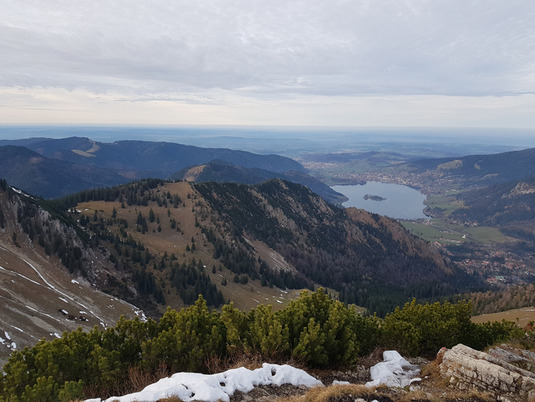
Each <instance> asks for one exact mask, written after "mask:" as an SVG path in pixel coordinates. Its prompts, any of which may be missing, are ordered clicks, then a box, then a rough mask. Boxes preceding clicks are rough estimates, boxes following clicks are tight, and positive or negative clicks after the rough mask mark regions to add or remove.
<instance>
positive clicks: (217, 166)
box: [172, 161, 347, 204]
mask: <svg viewBox="0 0 535 402" xmlns="http://www.w3.org/2000/svg"><path fill="white" fill-rule="evenodd" d="M172 177H173V178H174V179H181V180H188V181H198V182H201V181H215V182H219V183H223V182H227V183H243V184H259V183H262V182H264V181H267V180H269V179H274V178H279V179H282V180H286V181H290V182H293V183H299V184H302V185H306V186H307V187H309V188H310V189H311V190H312V191H313V192H315V193H316V194H318V195H319V196H321V197H323V198H324V199H325V200H327V201H328V202H330V203H332V204H340V203H342V202H344V201H346V200H347V198H346V197H345V196H344V195H343V194H340V193H337V192H336V191H334V190H333V189H332V188H331V187H329V186H327V185H326V184H324V183H322V182H321V181H319V180H318V179H316V178H314V177H312V176H310V175H308V174H306V173H304V172H301V171H297V170H289V171H287V172H284V173H276V172H271V171H268V170H264V169H258V168H245V167H242V166H237V165H233V164H230V163H226V162H223V161H211V162H209V163H206V164H204V165H200V166H194V167H189V168H186V169H183V170H181V171H180V172H178V173H176V174H175V175H173V176H172Z"/></svg>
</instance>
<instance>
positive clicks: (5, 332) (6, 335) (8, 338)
mask: <svg viewBox="0 0 535 402" xmlns="http://www.w3.org/2000/svg"><path fill="white" fill-rule="evenodd" d="M4 335H5V337H6V338H7V340H8V341H10V340H11V337H10V336H9V334H8V332H7V331H4Z"/></svg>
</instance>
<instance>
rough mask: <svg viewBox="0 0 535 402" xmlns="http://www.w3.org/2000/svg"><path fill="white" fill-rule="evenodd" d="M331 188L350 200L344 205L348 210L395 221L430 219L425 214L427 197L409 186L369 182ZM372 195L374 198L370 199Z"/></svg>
mask: <svg viewBox="0 0 535 402" xmlns="http://www.w3.org/2000/svg"><path fill="white" fill-rule="evenodd" d="M331 188H332V189H333V190H334V191H337V192H339V193H341V194H343V195H345V196H346V197H347V198H348V201H346V202H344V203H342V206H343V207H346V208H347V207H356V208H360V209H364V210H366V211H368V212H372V213H376V214H379V215H385V216H388V217H390V218H394V219H407V220H412V219H429V217H427V216H426V215H425V214H424V212H423V211H424V209H425V207H426V205H425V204H424V201H425V200H426V195H425V194H422V193H420V192H419V191H418V190H415V189H413V188H411V187H408V186H404V185H401V184H393V183H382V182H376V181H369V182H367V183H366V184H357V185H336V186H332V187H331ZM370 194H373V195H374V197H370V196H369V195H370ZM366 195H368V197H366ZM377 197H379V198H381V202H377V199H378V198H377ZM373 198H375V199H373Z"/></svg>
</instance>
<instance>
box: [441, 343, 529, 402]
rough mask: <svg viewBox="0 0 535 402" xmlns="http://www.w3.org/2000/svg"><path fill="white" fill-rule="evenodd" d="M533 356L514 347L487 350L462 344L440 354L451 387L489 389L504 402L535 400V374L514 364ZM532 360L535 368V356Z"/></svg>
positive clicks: (442, 368) (442, 371)
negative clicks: (483, 350)
mask: <svg viewBox="0 0 535 402" xmlns="http://www.w3.org/2000/svg"><path fill="white" fill-rule="evenodd" d="M504 352H505V353H504ZM504 354H505V355H506V356H507V358H504ZM532 358H533V356H531V355H529V356H528V355H526V353H525V351H522V350H519V349H514V348H510V347H507V349H503V348H496V349H495V350H494V351H493V350H492V349H491V350H489V353H484V352H479V351H477V350H474V349H472V348H469V347H468V346H465V345H462V344H459V345H457V346H454V347H453V348H452V349H446V348H443V349H442V350H441V351H440V352H439V353H438V361H439V362H441V363H440V365H439V369H440V374H441V375H442V376H443V377H444V378H446V379H447V380H449V384H450V385H451V386H453V387H456V388H458V389H460V390H466V391H468V390H476V391H481V392H486V393H489V394H491V395H493V396H494V397H496V399H497V400H501V401H504V402H506V401H511V402H513V401H530V402H531V401H535V374H534V373H532V372H531V371H527V370H524V369H523V368H520V367H517V366H516V365H514V364H512V363H514V362H516V361H522V362H523V363H526V360H528V361H529V360H530V359H532ZM531 363H532V365H533V366H534V367H535V359H534V360H533V361H531Z"/></svg>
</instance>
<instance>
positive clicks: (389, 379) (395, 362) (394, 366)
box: [366, 350, 421, 388]
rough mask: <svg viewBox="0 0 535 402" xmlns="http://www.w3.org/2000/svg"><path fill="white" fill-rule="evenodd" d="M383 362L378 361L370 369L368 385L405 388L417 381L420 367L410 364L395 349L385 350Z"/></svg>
mask: <svg viewBox="0 0 535 402" xmlns="http://www.w3.org/2000/svg"><path fill="white" fill-rule="evenodd" d="M383 360H384V361H383V362H380V363H377V364H376V365H375V366H373V367H372V368H371V369H370V376H371V378H372V380H371V381H369V382H367V383H366V386H367V387H376V386H378V385H381V384H382V385H386V386H387V387H400V388H405V387H406V386H408V385H410V384H412V383H413V382H415V381H421V379H420V378H416V376H417V375H418V374H420V369H419V368H418V367H417V366H415V365H413V364H410V363H409V362H408V361H407V360H405V359H404V358H403V357H402V356H401V355H400V354H399V353H398V352H396V351H395V350H386V351H385V352H383Z"/></svg>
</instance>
